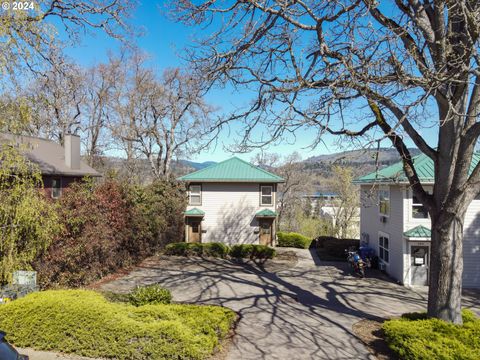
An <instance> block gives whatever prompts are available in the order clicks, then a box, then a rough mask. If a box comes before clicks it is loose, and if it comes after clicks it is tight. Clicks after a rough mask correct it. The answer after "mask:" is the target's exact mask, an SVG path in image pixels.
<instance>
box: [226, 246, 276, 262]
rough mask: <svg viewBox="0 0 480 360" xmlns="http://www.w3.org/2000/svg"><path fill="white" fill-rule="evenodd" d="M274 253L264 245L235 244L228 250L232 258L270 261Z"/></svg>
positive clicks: (273, 250)
mask: <svg viewBox="0 0 480 360" xmlns="http://www.w3.org/2000/svg"><path fill="white" fill-rule="evenodd" d="M275 255H276V251H275V249H273V248H270V247H268V246H265V245H254V244H237V245H233V246H232V247H231V249H230V256H231V257H234V258H244V259H245V258H249V259H272V258H274V257H275Z"/></svg>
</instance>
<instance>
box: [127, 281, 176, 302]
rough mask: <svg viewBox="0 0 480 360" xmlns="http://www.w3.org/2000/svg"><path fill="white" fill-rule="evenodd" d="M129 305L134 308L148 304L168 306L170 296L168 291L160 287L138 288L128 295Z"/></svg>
mask: <svg viewBox="0 0 480 360" xmlns="http://www.w3.org/2000/svg"><path fill="white" fill-rule="evenodd" d="M128 300H129V303H130V304H132V305H135V306H143V305H148V304H170V303H171V302H172V294H171V293H170V290H168V289H165V288H163V287H161V286H160V285H149V286H138V287H137V288H135V290H133V291H132V292H131V293H130V296H129V299H128Z"/></svg>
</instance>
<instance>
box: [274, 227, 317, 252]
mask: <svg viewBox="0 0 480 360" xmlns="http://www.w3.org/2000/svg"><path fill="white" fill-rule="evenodd" d="M277 237H278V244H277V245H278V246H280V247H294V248H299V249H308V248H309V247H310V244H311V243H312V239H311V238H308V237H306V236H303V235H302V234H298V233H294V232H290V233H287V232H283V231H279V232H278V233H277Z"/></svg>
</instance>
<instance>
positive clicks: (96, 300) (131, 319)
mask: <svg viewBox="0 0 480 360" xmlns="http://www.w3.org/2000/svg"><path fill="white" fill-rule="evenodd" d="M234 319H235V313H234V312H233V311H232V310H230V309H227V308H223V307H219V306H204V305H201V306H200V305H185V304H168V305H165V304H156V305H145V306H139V307H136V306H133V305H130V304H123V303H113V302H109V301H108V300H107V299H106V298H105V297H104V296H103V295H102V294H100V293H97V292H95V291H90V290H56V291H42V292H37V293H32V294H30V295H28V296H26V297H24V298H21V299H19V300H15V301H12V302H11V303H9V304H6V305H2V306H0V328H1V329H2V330H4V331H6V332H7V334H8V339H9V341H11V342H12V343H13V344H15V345H16V346H19V347H32V348H34V349H38V350H49V351H61V352H65V353H74V354H78V355H82V356H89V357H105V358H115V359H132V360H143V359H205V358H207V357H209V356H210V355H211V354H212V353H213V351H214V349H215V347H216V346H217V345H218V344H219V341H220V340H221V339H222V338H223V337H224V336H225V335H226V334H227V333H228V331H229V329H230V327H231V326H232V324H233V322H234Z"/></svg>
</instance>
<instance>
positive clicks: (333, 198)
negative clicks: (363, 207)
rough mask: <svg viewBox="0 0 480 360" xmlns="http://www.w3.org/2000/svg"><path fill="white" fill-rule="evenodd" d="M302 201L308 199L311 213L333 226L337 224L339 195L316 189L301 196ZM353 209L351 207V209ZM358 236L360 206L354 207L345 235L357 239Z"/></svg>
mask: <svg viewBox="0 0 480 360" xmlns="http://www.w3.org/2000/svg"><path fill="white" fill-rule="evenodd" d="M302 197H303V199H304V201H310V203H311V208H312V215H314V216H318V217H320V218H321V219H324V220H326V221H328V222H329V224H330V225H331V226H332V228H334V227H335V226H336V225H337V217H338V216H339V212H340V211H341V209H340V208H339V207H338V206H337V204H338V202H339V195H338V194H337V193H334V192H326V191H323V192H322V191H318V192H315V193H314V194H307V195H303V196H302ZM352 210H353V209H352ZM359 236H360V208H356V209H355V215H354V216H353V217H352V219H351V220H350V222H349V226H348V229H347V235H346V237H348V238H351V239H358V238H359Z"/></svg>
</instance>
